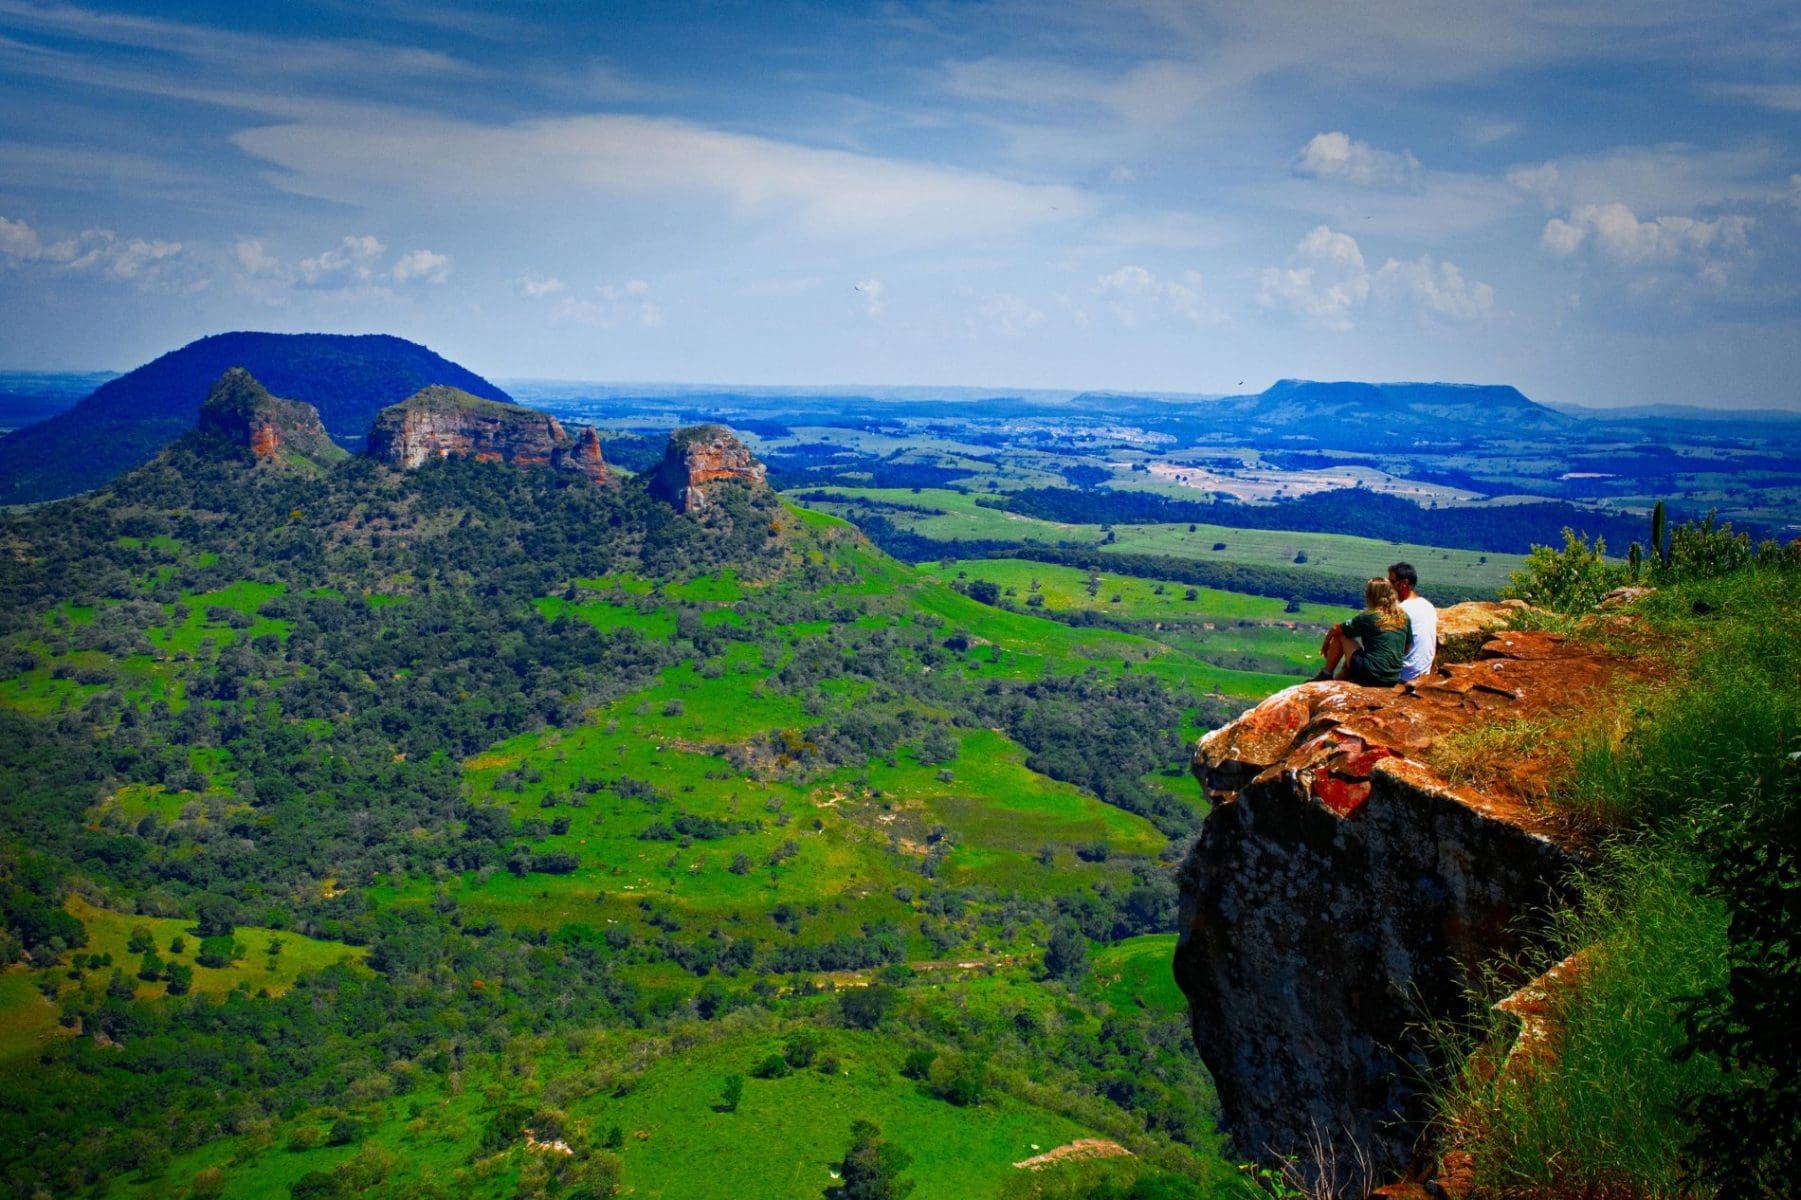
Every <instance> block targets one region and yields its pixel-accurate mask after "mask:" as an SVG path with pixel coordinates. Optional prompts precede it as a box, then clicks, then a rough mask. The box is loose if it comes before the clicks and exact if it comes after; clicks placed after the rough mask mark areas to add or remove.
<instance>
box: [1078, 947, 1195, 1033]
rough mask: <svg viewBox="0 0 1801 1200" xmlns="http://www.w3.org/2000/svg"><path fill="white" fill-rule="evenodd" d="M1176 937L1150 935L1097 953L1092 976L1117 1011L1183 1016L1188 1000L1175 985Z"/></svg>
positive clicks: (1092, 965)
mask: <svg viewBox="0 0 1801 1200" xmlns="http://www.w3.org/2000/svg"><path fill="white" fill-rule="evenodd" d="M1175 953H1176V935H1175V934H1173V933H1151V934H1146V935H1144V936H1143V937H1135V938H1127V939H1126V940H1125V941H1123V942H1115V943H1113V944H1112V945H1110V946H1103V947H1101V948H1100V949H1099V950H1097V951H1095V952H1094V956H1093V958H1091V959H1090V960H1089V961H1090V973H1091V974H1092V975H1093V978H1094V983H1095V986H1096V987H1097V988H1098V989H1099V990H1100V992H1101V994H1102V995H1103V996H1105V997H1106V998H1107V1002H1108V1003H1109V1004H1111V1005H1113V1007H1115V1008H1119V1009H1128V1010H1129V1009H1133V1008H1140V1009H1143V1010H1144V1011H1146V1012H1149V1013H1152V1014H1155V1015H1157V1016H1167V1017H1181V1016H1184V1015H1186V1014H1187V1012H1188V998H1187V997H1186V996H1184V995H1182V989H1181V988H1179V987H1177V986H1176V979H1175V976H1174V975H1173V974H1171V972H1170V963H1171V962H1173V961H1174V959H1175Z"/></svg>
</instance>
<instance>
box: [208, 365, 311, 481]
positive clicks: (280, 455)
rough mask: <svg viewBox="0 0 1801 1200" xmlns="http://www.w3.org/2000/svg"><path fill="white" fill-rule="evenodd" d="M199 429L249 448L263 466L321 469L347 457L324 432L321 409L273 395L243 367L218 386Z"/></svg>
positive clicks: (209, 393) (217, 384) (209, 395)
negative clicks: (266, 464)
mask: <svg viewBox="0 0 1801 1200" xmlns="http://www.w3.org/2000/svg"><path fill="white" fill-rule="evenodd" d="M195 428H197V429H198V430H199V431H200V432H201V433H203V434H211V435H213V436H215V437H220V438H223V439H224V440H226V441H228V442H230V443H232V444H233V445H235V446H242V447H244V448H245V449H247V450H249V451H250V454H251V456H252V457H253V458H254V459H255V460H256V461H257V462H259V463H270V464H274V465H288V466H304V467H318V466H323V465H325V464H327V463H331V462H334V461H336V460H337V459H341V458H345V457H347V453H346V451H345V450H344V449H343V448H342V447H340V446H339V445H337V443H335V442H333V441H332V440H331V437H330V435H328V434H327V433H326V432H325V426H324V425H323V424H322V423H321V422H320V420H319V410H318V409H316V408H314V407H313V406H312V405H310V404H303V403H301V402H300V401H298V400H283V399H281V398H280V397H278V396H271V395H270V394H269V390H268V389H267V388H265V387H264V386H263V385H262V384H261V383H259V382H258V381H257V379H256V377H255V376H254V375H252V374H251V373H250V372H249V371H246V370H245V369H244V368H243V367H233V368H231V369H230V370H228V371H226V372H225V374H223V375H221V376H220V377H219V380H218V382H216V383H214V384H213V386H212V389H211V390H210V391H209V392H208V393H207V397H206V400H205V402H204V403H202V404H201V406H200V415H199V419H198V421H197V422H196V425H195Z"/></svg>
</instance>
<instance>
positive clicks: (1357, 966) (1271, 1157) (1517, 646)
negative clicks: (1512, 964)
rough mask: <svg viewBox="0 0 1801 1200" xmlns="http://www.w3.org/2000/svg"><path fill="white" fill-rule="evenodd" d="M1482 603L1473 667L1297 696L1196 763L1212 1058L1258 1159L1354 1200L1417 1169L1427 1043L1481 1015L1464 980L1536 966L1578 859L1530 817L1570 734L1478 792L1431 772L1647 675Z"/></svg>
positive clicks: (1198, 1040)
mask: <svg viewBox="0 0 1801 1200" xmlns="http://www.w3.org/2000/svg"><path fill="white" fill-rule="evenodd" d="M1464 608H1465V606H1461V605H1459V606H1457V607H1456V608H1451V609H1446V610H1445V612H1444V617H1445V620H1444V621H1443V622H1441V625H1442V626H1443V627H1445V628H1448V629H1453V630H1464V629H1466V628H1468V629H1479V628H1480V627H1481V626H1483V625H1485V624H1486V625H1487V626H1488V627H1489V629H1490V634H1489V636H1488V637H1487V639H1486V641H1485V642H1484V644H1483V645H1482V646H1481V648H1480V650H1478V651H1477V652H1476V654H1477V657H1476V658H1474V659H1473V660H1472V661H1465V662H1451V663H1448V664H1446V665H1443V666H1441V667H1440V669H1439V670H1438V671H1437V672H1436V673H1435V674H1432V675H1429V676H1425V677H1423V678H1421V679H1419V680H1417V681H1415V682H1414V683H1412V684H1408V685H1403V686H1397V687H1394V688H1362V687H1357V686H1355V685H1353V684H1347V683H1342V682H1326V683H1305V684H1300V685H1298V686H1296V687H1291V688H1289V689H1287V690H1286V691H1282V692H1278V693H1277V694H1276V695H1274V696H1271V697H1270V698H1269V699H1267V700H1265V701H1264V702H1263V703H1262V704H1259V705H1258V706H1257V707H1255V708H1253V709H1251V710H1250V711H1249V712H1247V713H1245V714H1244V715H1243V716H1241V717H1239V718H1238V719H1237V720H1236V721H1233V722H1232V723H1231V724H1228V725H1225V726H1222V727H1221V728H1219V729H1216V730H1214V731H1213V732H1212V733H1209V734H1208V735H1207V736H1206V737H1204V738H1202V739H1201V741H1200V743H1199V745H1198V746H1197V747H1196V749H1195V754H1194V773H1195V775H1196V776H1197V777H1198V778H1199V779H1200V781H1201V783H1202V786H1203V787H1204V788H1205V789H1206V791H1207V794H1208V797H1209V799H1210V800H1212V801H1213V804H1214V807H1213V809H1212V811H1211V812H1210V813H1209V814H1208V816H1207V819H1206V821H1205V823H1204V824H1203V825H1202V828H1201V835H1200V837H1199V838H1198V839H1197V840H1196V842H1195V845H1194V848H1193V849H1192V850H1191V851H1190V853H1189V856H1188V859H1187V861H1186V862H1184V864H1183V865H1182V868H1181V871H1180V874H1179V876H1178V883H1179V888H1180V896H1181V909H1180V917H1179V920H1178V932H1179V939H1178V942H1177V946H1176V955H1175V974H1176V980H1177V982H1178V983H1179V984H1180V985H1181V987H1182V990H1183V992H1185V993H1186V994H1187V996H1188V1002H1189V1015H1190V1021H1191V1024H1192V1028H1193V1035H1194V1041H1195V1046H1196V1048H1197V1049H1198V1050H1199V1051H1200V1054H1201V1058H1202V1059H1203V1060H1204V1061H1205V1062H1206V1064H1207V1067H1208V1069H1209V1070H1210V1071H1211V1072H1212V1074H1213V1079H1214V1082H1215V1084H1216V1085H1217V1088H1218V1093H1219V1100H1220V1106H1221V1111H1222V1115H1223V1116H1224V1118H1225V1125H1226V1128H1227V1131H1228V1132H1229V1133H1230V1134H1231V1135H1232V1137H1233V1139H1234V1141H1235V1142H1236V1144H1237V1146H1238V1149H1239V1151H1240V1152H1241V1153H1243V1154H1246V1155H1248V1156H1251V1157H1255V1158H1257V1159H1259V1160H1262V1161H1264V1162H1266V1163H1270V1164H1272V1165H1274V1164H1275V1163H1276V1162H1277V1161H1278V1160H1281V1159H1285V1158H1291V1157H1292V1158H1294V1159H1298V1160H1299V1161H1301V1162H1303V1163H1305V1162H1309V1161H1317V1160H1319V1159H1321V1158H1323V1159H1324V1160H1325V1161H1326V1162H1327V1163H1328V1164H1329V1165H1330V1166H1331V1167H1333V1168H1335V1169H1336V1172H1337V1178H1338V1179H1339V1180H1341V1181H1354V1180H1355V1179H1356V1177H1357V1175H1358V1173H1359V1169H1358V1163H1359V1162H1360V1161H1362V1162H1367V1163H1368V1164H1369V1166H1370V1168H1371V1169H1372V1170H1373V1172H1374V1177H1373V1178H1369V1179H1367V1180H1364V1181H1362V1182H1363V1185H1364V1191H1357V1190H1356V1186H1357V1185H1356V1183H1355V1182H1350V1183H1347V1184H1346V1186H1345V1187H1344V1188H1343V1190H1342V1191H1341V1194H1343V1195H1351V1194H1355V1195H1357V1196H1359V1197H1361V1196H1362V1195H1364V1194H1365V1191H1367V1190H1368V1189H1369V1188H1370V1187H1373V1186H1375V1185H1376V1184H1378V1183H1383V1182H1387V1181H1389V1180H1393V1179H1395V1178H1397V1177H1398V1176H1399V1175H1401V1174H1402V1173H1403V1172H1405V1171H1406V1170H1407V1169H1408V1168H1409V1166H1410V1164H1412V1163H1413V1162H1414V1160H1415V1159H1416V1157H1417V1156H1418V1154H1419V1152H1420V1149H1421V1147H1420V1142H1421V1137H1422V1131H1423V1129H1424V1118H1425V1117H1426V1115H1427V1113H1426V1111H1425V1110H1426V1107H1427V1104H1426V1100H1425V1097H1424V1095H1423V1093H1422V1091H1421V1087H1422V1081H1423V1080H1424V1079H1426V1078H1427V1077H1428V1074H1429V1071H1428V1068H1429V1067H1431V1066H1433V1065H1436V1064H1435V1051H1434V1045H1435V1044H1434V1042H1433V1041H1432V1036H1431V1034H1430V1033H1429V1032H1428V1030H1427V1029H1426V1027H1425V1026H1426V1024H1427V1023H1428V1022H1430V1021H1434V1020H1438V1019H1443V1018H1450V1019H1456V1018H1458V1017H1460V1016H1462V1015H1464V1013H1465V1012H1466V1011H1467V1003H1468V1001H1467V998H1466V993H1465V986H1466V983H1467V982H1468V981H1469V980H1471V979H1472V978H1474V977H1475V976H1476V974H1477V972H1478V971H1479V970H1480V969H1481V968H1482V967H1483V966H1484V965H1487V964H1494V963H1498V962H1501V961H1503V960H1505V959H1508V958H1510V957H1512V956H1514V955H1516V954H1518V953H1520V952H1521V951H1523V950H1525V949H1528V948H1529V944H1530V943H1529V939H1530V938H1531V936H1532V935H1531V934H1530V932H1529V927H1530V921H1531V918H1532V917H1533V916H1534V915H1535V914H1539V913H1542V912H1544V911H1545V910H1546V909H1547V907H1548V906H1549V905H1550V904H1551V903H1552V902H1553V901H1555V900H1557V899H1559V898H1561V897H1562V896H1563V895H1564V889H1565V887H1566V880H1567V878H1568V876H1569V873H1570V868H1571V867H1572V865H1573V862H1574V860H1573V852H1572V850H1571V849H1570V847H1569V846H1568V845H1567V844H1566V843H1565V842H1564V841H1562V840H1560V838H1559V837H1558V836H1557V830H1555V829H1554V828H1551V827H1549V825H1548V823H1547V822H1546V821H1545V820H1544V819H1542V817H1541V814H1540V813H1539V812H1538V811H1537V810H1536V809H1535V808H1534V807H1533V805H1532V803H1531V800H1532V799H1533V798H1534V797H1535V795H1536V794H1537V793H1538V792H1539V791H1540V790H1541V784H1542V780H1543V778H1544V773H1545V772H1546V770H1547V769H1548V768H1547V765H1546V763H1545V762H1544V759H1545V758H1546V757H1547V753H1541V751H1544V752H1549V751H1551V750H1552V749H1553V748H1554V747H1553V743H1555V742H1556V741H1557V739H1556V738H1555V737H1547V738H1545V739H1543V740H1542V741H1541V742H1540V743H1539V744H1538V746H1537V747H1534V746H1533V745H1531V744H1530V742H1528V743H1527V745H1526V748H1524V749H1517V748H1516V749H1511V750H1505V751H1500V752H1499V753H1505V754H1507V755H1508V758H1507V760H1506V761H1505V762H1503V763H1500V764H1488V765H1489V766H1498V768H1499V769H1498V770H1497V771H1496V772H1495V774H1496V775H1497V776H1498V779H1497V780H1496V781H1495V782H1493V783H1487V784H1484V785H1483V786H1482V787H1481V788H1480V789H1475V788H1460V787H1456V786H1453V785H1452V784H1450V783H1448V782H1447V781H1446V780H1445V779H1444V778H1443V777H1442V776H1440V775H1439V774H1438V773H1437V772H1436V771H1435V770H1434V769H1433V767H1432V766H1431V765H1430V763H1431V761H1432V760H1433V759H1434V758H1435V757H1439V758H1440V759H1441V761H1444V760H1445V759H1444V757H1443V756H1444V755H1445V739H1446V738H1447V737H1450V736H1451V735H1454V734H1459V733H1471V732H1474V731H1479V730H1482V729H1485V728H1492V727H1494V726H1497V725H1501V724H1503V723H1509V724H1512V723H1516V722H1517V723H1523V724H1518V725H1515V727H1516V728H1527V727H1530V726H1533V725H1543V726H1545V727H1548V728H1556V727H1557V726H1558V725H1559V724H1560V723H1562V722H1564V721H1567V720H1569V719H1571V718H1573V717H1574V716H1575V715H1576V714H1578V713H1580V712H1581V711H1582V710H1583V709H1584V708H1585V707H1586V706H1587V705H1589V704H1590V703H1591V702H1592V698H1593V696H1594V695H1595V694H1596V692H1597V689H1605V688H1606V687H1608V686H1609V685H1610V684H1611V683H1612V682H1614V681H1615V680H1617V679H1619V678H1621V677H1622V676H1626V675H1630V674H1633V673H1635V672H1636V671H1637V670H1638V668H1637V665H1636V664H1635V663H1633V662H1632V661H1631V660H1626V659H1620V658H1617V657H1612V656H1609V655H1607V654H1605V653H1602V652H1599V651H1597V650H1595V649H1593V648H1592V647H1588V646H1585V645H1583V644H1580V643H1578V642H1575V641H1571V640H1566V639H1563V638H1561V637H1559V636H1557V635H1555V634H1547V633H1525V632H1511V631H1500V632H1495V631H1494V629H1493V627H1494V625H1495V624H1496V623H1498V619H1499V618H1501V617H1502V615H1503V613H1504V611H1505V610H1503V609H1501V607H1500V606H1494V605H1491V606H1485V608H1484V609H1477V608H1475V607H1474V606H1471V607H1470V609H1469V610H1468V611H1459V610H1462V609H1464ZM1445 657H1452V656H1451V655H1446V656H1445ZM1522 740H1523V739H1520V738H1514V739H1510V741H1511V743H1513V744H1514V745H1516V746H1517V745H1518V744H1519V743H1520V742H1521V741H1522ZM1469 741H1470V739H1468V738H1465V739H1460V740H1459V741H1458V742H1455V743H1453V744H1452V746H1453V748H1456V747H1459V746H1461V747H1465V748H1467V745H1468V744H1469Z"/></svg>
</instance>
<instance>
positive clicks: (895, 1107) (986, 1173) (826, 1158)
mask: <svg viewBox="0 0 1801 1200" xmlns="http://www.w3.org/2000/svg"><path fill="white" fill-rule="evenodd" d="M824 1032H825V1033H826V1037H827V1041H826V1046H827V1049H828V1050H829V1051H830V1052H831V1053H832V1054H834V1055H836V1056H837V1057H838V1060H839V1064H840V1067H839V1071H838V1073H837V1074H833V1075H827V1074H824V1073H822V1072H820V1071H819V1070H817V1069H815V1068H807V1069H804V1070H797V1071H795V1072H793V1073H792V1074H790V1075H788V1076H786V1077H784V1078H780V1079H756V1078H748V1079H747V1080H746V1082H745V1088H744V1096H743V1099H742V1100H741V1101H740V1102H739V1105H738V1111H736V1112H720V1111H717V1106H718V1104H719V1096H720V1089H721V1087H722V1086H723V1084H724V1080H725V1077H726V1076H727V1075H729V1074H741V1075H746V1076H748V1075H749V1074H750V1073H751V1071H752V1070H753V1069H754V1068H755V1067H756V1065H757V1064H758V1063H760V1062H761V1061H763V1059H765V1058H766V1057H767V1056H768V1055H769V1054H770V1053H773V1052H776V1051H779V1049H780V1047H781V1042H780V1040H779V1038H777V1037H774V1036H772V1035H764V1036H762V1037H758V1036H757V1035H755V1034H751V1035H748V1036H745V1037H742V1038H736V1039H731V1040H726V1041H722V1042H719V1043H716V1044H714V1045H710V1046H706V1047H704V1048H699V1049H696V1050H692V1051H689V1052H688V1053H686V1054H684V1055H682V1056H681V1057H680V1058H675V1059H665V1060H663V1061H661V1062H659V1063H657V1064H656V1065H654V1066H653V1067H651V1069H650V1070H648V1071H646V1072H645V1073H644V1075H643V1077H642V1078H641V1079H640V1080H639V1081H638V1083H637V1086H636V1087H634V1088H633V1089H632V1091H631V1093H630V1094H629V1095H627V1096H625V1097H624V1098H622V1099H621V1100H619V1101H617V1102H616V1103H609V1104H605V1105H604V1107H602V1108H601V1109H600V1111H601V1113H603V1114H604V1115H602V1116H600V1117H599V1120H600V1121H618V1122H620V1123H621V1124H622V1126H623V1127H624V1128H625V1129H627V1130H629V1131H630V1133H629V1134H628V1136H627V1137H626V1139H625V1146H624V1149H623V1151H622V1156H623V1158H624V1161H625V1178H626V1181H627V1183H628V1185H629V1186H631V1187H632V1188H634V1189H635V1191H634V1195H637V1196H643V1197H647V1198H653V1200H688V1198H695V1200H698V1198H700V1197H707V1196H716V1195H718V1194H719V1189H720V1186H721V1182H722V1181H723V1180H726V1179H729V1180H731V1185H730V1190H731V1192H732V1195H733V1196H734V1197H737V1198H739V1200H765V1198H767V1200H788V1198H790V1197H795V1196H817V1195H819V1194H821V1193H822V1192H823V1191H824V1189H825V1188H826V1187H828V1186H829V1185H830V1184H831V1182H832V1177H831V1175H830V1174H829V1170H830V1168H831V1167H832V1166H833V1165H834V1164H835V1163H836V1162H837V1161H838V1160H839V1159H840V1158H842V1157H843V1154H844V1150H845V1147H847V1146H848V1145H849V1144H850V1141H851V1135H850V1125H851V1122H852V1121H854V1120H857V1119H859V1118H862V1119H867V1120H873V1121H874V1122H875V1123H876V1124H877V1125H878V1126H880V1128H881V1130H882V1134H883V1136H885V1137H887V1138H888V1139H889V1140H891V1141H893V1142H894V1143H895V1144H897V1145H899V1146H900V1147H901V1148H902V1149H905V1150H907V1151H908V1152H909V1153H910V1154H912V1155H913V1165H912V1166H911V1167H910V1168H908V1170H907V1172H906V1174H907V1175H908V1176H909V1177H910V1178H912V1179H913V1180H914V1181H915V1182H916V1184H917V1185H918V1186H917V1189H916V1191H915V1193H914V1194H915V1195H918V1196H922V1197H923V1196H944V1197H951V1196H969V1197H977V1196H993V1195H995V1194H996V1192H997V1191H998V1190H999V1189H1000V1186H1001V1185H1002V1184H1003V1183H1004V1182H1005V1181H1006V1180H1007V1179H1008V1178H1010V1177H1011V1176H1012V1175H1014V1174H1015V1173H1016V1172H1015V1169H1014V1168H1013V1166H1012V1164H1013V1163H1014V1162H1017V1161H1019V1160H1021V1159H1025V1158H1029V1157H1031V1156H1032V1155H1033V1154H1036V1153H1039V1150H1037V1149H1034V1146H1037V1147H1041V1148H1042V1149H1044V1150H1049V1149H1051V1148H1053V1147H1055V1146H1060V1145H1063V1144H1065V1143H1067V1142H1071V1141H1074V1140H1075V1139H1077V1138H1080V1137H1094V1136H1096V1131H1094V1130H1091V1129H1086V1128H1084V1127H1083V1126H1081V1125H1078V1124H1076V1123H1075V1122H1073V1121H1071V1120H1069V1119H1068V1118H1066V1117H1063V1116H1059V1115H1057V1114H1054V1113H1050V1112H1046V1111H1044V1110H1042V1109H1038V1108H1033V1107H1029V1106H1027V1105H1025V1104H1023V1103H1021V1102H1019V1101H1017V1100H1015V1099H1013V1098H1012V1097H1010V1096H1005V1095H993V1094H991V1097H990V1098H989V1099H987V1100H986V1101H985V1102H984V1103H983V1104H982V1106H981V1107H980V1108H978V1109H974V1110H972V1109H965V1108H958V1107H956V1106H954V1105H951V1104H948V1103H946V1102H945V1101H943V1100H940V1099H937V1098H935V1097H933V1096H932V1095H930V1094H929V1093H928V1092H927V1091H926V1090H925V1089H924V1088H923V1087H922V1086H921V1085H920V1084H918V1083H916V1082H915V1081H913V1080H911V1079H907V1078H905V1077H903V1076H901V1075H900V1074H899V1067H900V1065H901V1059H902V1058H903V1057H904V1050H903V1048H902V1047H901V1046H899V1045H896V1044H894V1043H893V1042H892V1041H890V1040H887V1039H883V1038H882V1037H880V1036H878V1035H871V1034H853V1033H849V1032H846V1031H842V1030H830V1031H824ZM640 1132H642V1133H643V1134H644V1135H645V1136H644V1137H643V1138H639V1137H638V1134H639V1133H640Z"/></svg>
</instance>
